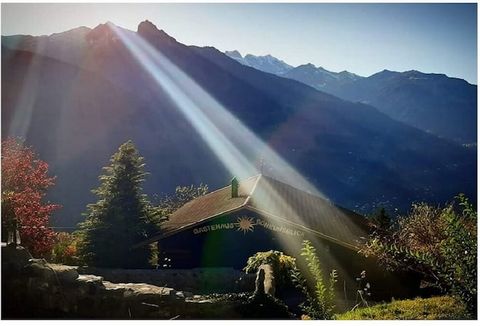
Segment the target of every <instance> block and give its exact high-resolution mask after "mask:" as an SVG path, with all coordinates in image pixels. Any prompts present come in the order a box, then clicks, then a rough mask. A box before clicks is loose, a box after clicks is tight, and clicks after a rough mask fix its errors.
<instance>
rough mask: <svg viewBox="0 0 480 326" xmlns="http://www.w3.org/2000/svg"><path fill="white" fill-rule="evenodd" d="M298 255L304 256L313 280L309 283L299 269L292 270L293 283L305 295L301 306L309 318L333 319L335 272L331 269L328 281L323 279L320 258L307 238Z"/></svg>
mask: <svg viewBox="0 0 480 326" xmlns="http://www.w3.org/2000/svg"><path fill="white" fill-rule="evenodd" d="M300 255H301V256H302V257H304V259H305V262H306V266H307V268H308V273H309V276H310V277H311V279H312V280H313V284H309V283H308V282H307V279H308V277H304V276H303V275H302V274H301V272H300V271H299V270H295V271H294V272H293V275H292V277H293V280H294V283H295V284H296V285H297V287H298V288H299V289H300V290H302V292H303V294H304V295H305V297H306V302H304V303H302V305H301V308H302V309H303V310H304V312H305V313H306V314H307V315H308V317H310V318H313V319H333V317H334V316H333V309H334V308H335V304H334V301H335V289H334V286H335V283H336V281H337V272H336V271H335V270H332V272H331V273H330V275H329V279H328V281H327V280H325V279H324V274H323V271H322V266H321V263H320V259H319V258H318V256H317V254H316V250H315V248H314V247H313V246H312V244H311V243H310V241H308V240H305V241H304V242H303V247H302V250H301V252H300Z"/></svg>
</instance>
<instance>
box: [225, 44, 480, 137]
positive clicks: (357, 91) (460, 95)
mask: <svg viewBox="0 0 480 326" xmlns="http://www.w3.org/2000/svg"><path fill="white" fill-rule="evenodd" d="M225 53H226V54H227V55H228V56H230V57H231V58H233V59H235V60H237V61H238V62H240V63H242V64H244V65H247V66H251V67H254V68H255V69H258V70H261V71H266V72H270V73H275V74H276V75H278V76H282V77H286V78H290V79H294V80H297V81H299V82H302V83H304V84H306V85H309V86H312V87H314V88H316V89H318V90H320V91H324V92H327V93H329V94H333V95H335V96H338V97H340V98H343V99H345V100H349V101H354V102H362V103H365V104H369V105H372V106H374V107H376V108H377V109H379V110H380V111H381V112H383V113H385V114H387V115H388V116H389V117H391V118H393V119H396V120H398V121H401V122H404V123H406V124H408V125H410V126H413V127H416V128H419V129H421V130H423V131H426V132H428V133H432V134H434V135H437V136H440V137H443V138H446V139H449V140H452V141H455V142H457V143H460V144H472V143H475V144H476V142H477V128H476V121H477V112H476V107H477V86H476V85H472V84H469V83H468V82H466V81H464V80H462V79H458V78H450V77H447V76H445V75H442V74H426V73H422V72H419V71H414V70H412V71H406V72H402V73H401V72H394V71H388V70H384V71H382V72H379V73H376V74H374V75H372V76H370V77H361V76H358V75H355V74H353V73H350V72H348V71H342V72H339V73H335V72H331V71H328V70H326V69H323V68H322V67H318V68H317V67H315V66H314V65H312V64H305V65H300V66H298V67H295V68H293V67H291V68H290V69H288V70H281V71H280V72H274V71H273V69H272V68H270V67H269V66H267V65H260V64H256V65H252V64H249V63H248V62H246V60H245V58H246V57H245V58H243V57H242V56H241V55H240V53H238V51H232V52H228V51H227V52H225ZM253 57H254V56H253ZM275 60H278V59H275Z"/></svg>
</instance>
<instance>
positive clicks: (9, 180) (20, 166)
mask: <svg viewBox="0 0 480 326" xmlns="http://www.w3.org/2000/svg"><path fill="white" fill-rule="evenodd" d="M54 180H55V178H54V177H50V176H49V175H48V164H47V163H46V162H44V161H42V160H40V159H39V158H38V157H37V155H36V154H35V152H34V151H33V150H32V148H30V147H27V146H25V145H24V143H23V142H21V141H18V140H17V139H13V138H8V139H7V140H4V141H2V229H3V230H4V231H3V232H2V233H4V234H5V233H6V232H5V231H7V230H8V228H9V225H11V223H12V221H15V222H16V224H17V228H18V230H19V232H20V238H21V241H22V245H23V246H25V247H26V248H28V249H29V250H30V252H31V253H32V255H34V256H37V257H44V256H47V255H49V254H50V252H51V249H52V246H53V244H54V239H55V234H54V232H53V231H52V230H51V229H50V228H49V227H48V223H49V218H50V215H51V214H52V212H53V211H54V210H56V209H58V208H59V207H60V206H59V205H55V204H52V203H48V202H44V197H45V193H46V191H47V189H48V188H49V187H51V186H53V185H54ZM4 234H2V237H4Z"/></svg>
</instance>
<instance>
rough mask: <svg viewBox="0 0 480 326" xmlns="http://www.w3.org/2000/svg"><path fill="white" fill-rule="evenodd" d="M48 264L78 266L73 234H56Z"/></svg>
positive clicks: (75, 240) (78, 260) (78, 261)
mask: <svg viewBox="0 0 480 326" xmlns="http://www.w3.org/2000/svg"><path fill="white" fill-rule="evenodd" d="M49 261H50V262H52V263H57V264H65V265H79V264H80V259H79V258H78V256H77V238H76V237H75V235H74V234H71V233H67V232H58V233H56V234H55V244H54V245H53V248H52V254H51V255H50V259H49Z"/></svg>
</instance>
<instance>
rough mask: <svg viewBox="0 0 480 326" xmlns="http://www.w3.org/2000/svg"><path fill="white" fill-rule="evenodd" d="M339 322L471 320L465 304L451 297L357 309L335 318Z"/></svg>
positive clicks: (418, 299)
mask: <svg viewBox="0 0 480 326" xmlns="http://www.w3.org/2000/svg"><path fill="white" fill-rule="evenodd" d="M335 318H336V319H341V320H359V319H380V320H392V319H410V320H411V319H435V320H438V319H471V318H472V316H471V315H469V313H468V312H467V308H466V306H465V304H464V303H463V302H462V301H461V300H459V299H458V298H455V297H451V296H442V297H433V298H428V299H420V298H417V299H414V300H401V301H393V302H391V303H384V304H379V305H375V306H371V307H366V308H359V309H356V310H353V311H349V312H346V313H343V314H339V315H336V316H335Z"/></svg>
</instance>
